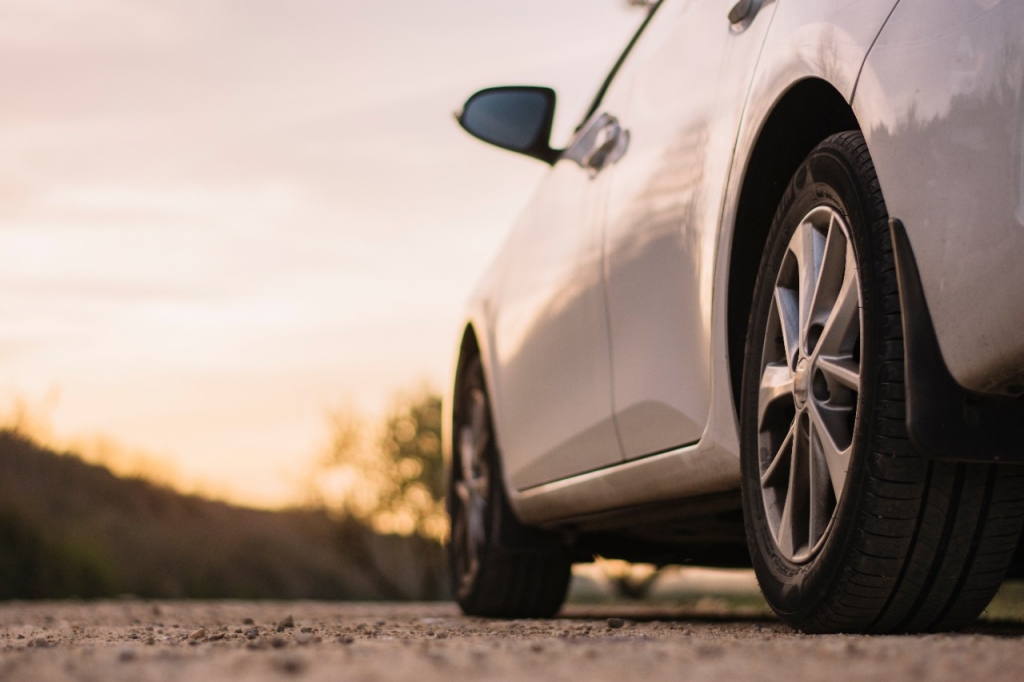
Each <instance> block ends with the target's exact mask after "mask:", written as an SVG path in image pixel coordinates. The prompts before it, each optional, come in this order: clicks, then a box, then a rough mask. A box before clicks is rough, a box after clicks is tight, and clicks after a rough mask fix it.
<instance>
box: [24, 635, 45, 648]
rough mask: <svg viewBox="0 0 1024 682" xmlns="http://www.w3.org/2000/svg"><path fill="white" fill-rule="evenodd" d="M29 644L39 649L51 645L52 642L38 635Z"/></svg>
mask: <svg viewBox="0 0 1024 682" xmlns="http://www.w3.org/2000/svg"><path fill="white" fill-rule="evenodd" d="M28 645H29V646H34V647H36V648H37V649H45V648H47V647H48V646H50V643H49V642H48V641H46V640H45V639H43V638H42V637H37V638H35V639H33V640H32V641H31V642H29V643H28Z"/></svg>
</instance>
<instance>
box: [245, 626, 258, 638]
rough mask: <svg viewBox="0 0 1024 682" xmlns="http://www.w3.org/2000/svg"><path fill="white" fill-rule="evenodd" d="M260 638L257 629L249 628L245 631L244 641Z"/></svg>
mask: <svg viewBox="0 0 1024 682" xmlns="http://www.w3.org/2000/svg"><path fill="white" fill-rule="evenodd" d="M259 636H260V629H259V628H257V627H251V628H249V629H248V630H246V631H245V637H246V639H256V638H257V637H259Z"/></svg>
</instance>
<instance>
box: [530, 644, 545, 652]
mask: <svg viewBox="0 0 1024 682" xmlns="http://www.w3.org/2000/svg"><path fill="white" fill-rule="evenodd" d="M530 651H533V652H534V653H540V652H541V651H544V645H543V644H541V643H540V642H534V643H533V644H531V645H530Z"/></svg>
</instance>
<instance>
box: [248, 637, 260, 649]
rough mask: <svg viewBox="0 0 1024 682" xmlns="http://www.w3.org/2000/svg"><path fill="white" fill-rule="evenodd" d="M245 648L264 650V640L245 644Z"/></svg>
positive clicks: (255, 640)
mask: <svg viewBox="0 0 1024 682" xmlns="http://www.w3.org/2000/svg"><path fill="white" fill-rule="evenodd" d="M245 648H246V649H253V650H258V649H262V648H263V640H262V639H253V640H249V641H248V642H246V643H245Z"/></svg>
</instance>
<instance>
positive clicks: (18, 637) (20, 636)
mask: <svg viewBox="0 0 1024 682" xmlns="http://www.w3.org/2000/svg"><path fill="white" fill-rule="evenodd" d="M16 639H25V635H18V636H17V638H16Z"/></svg>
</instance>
